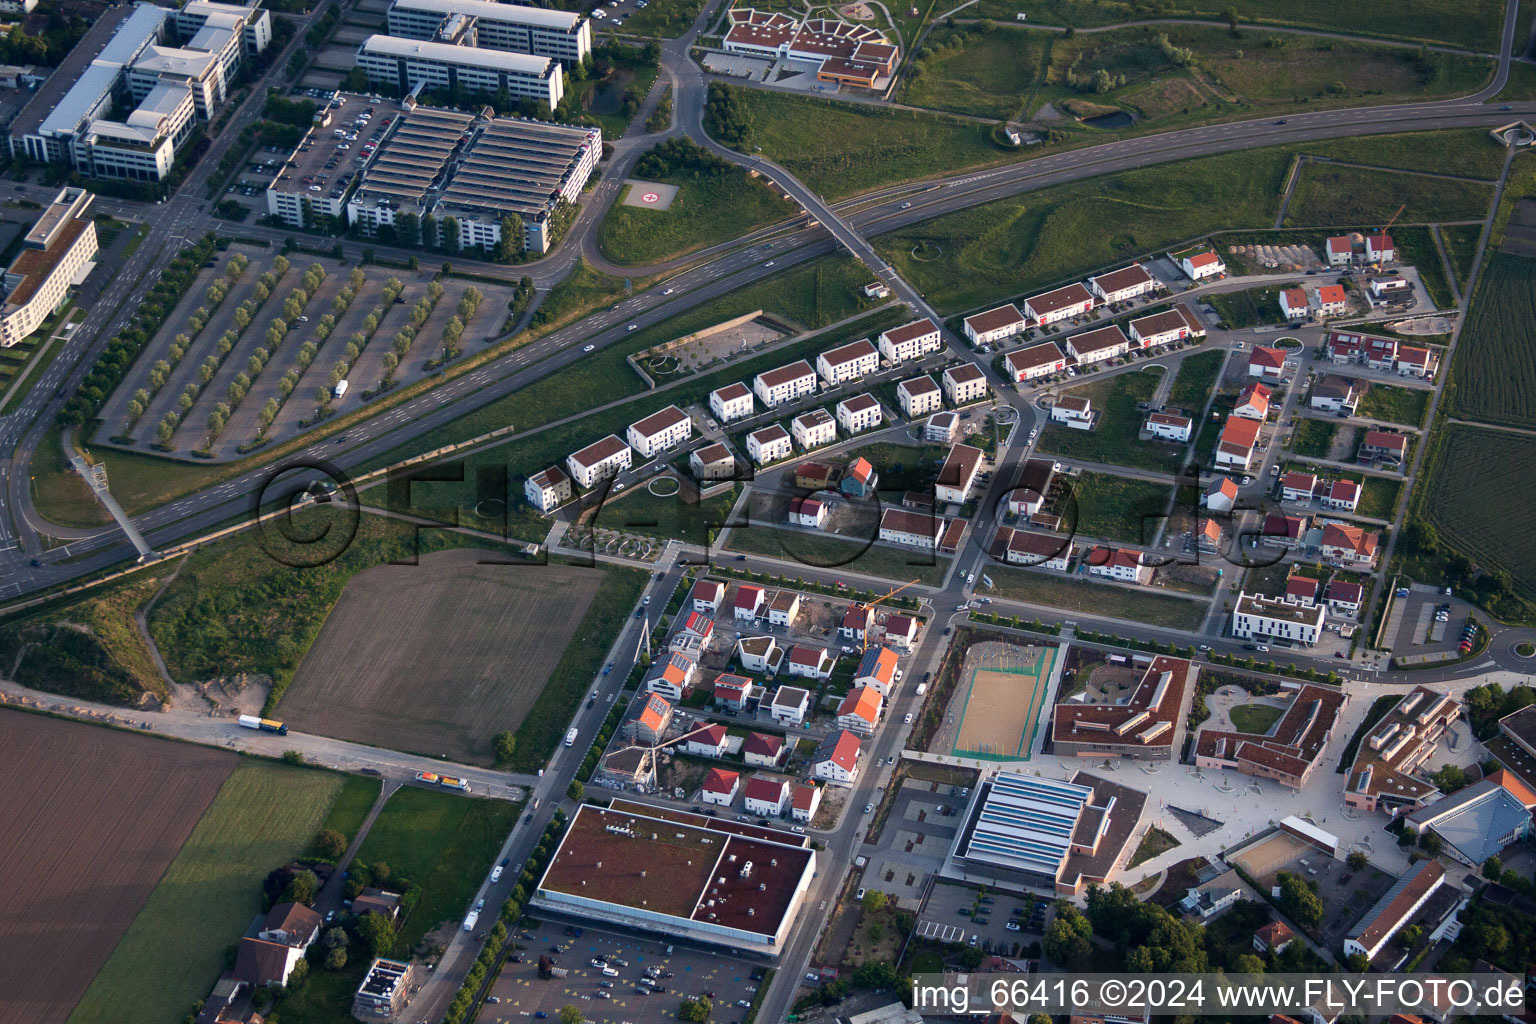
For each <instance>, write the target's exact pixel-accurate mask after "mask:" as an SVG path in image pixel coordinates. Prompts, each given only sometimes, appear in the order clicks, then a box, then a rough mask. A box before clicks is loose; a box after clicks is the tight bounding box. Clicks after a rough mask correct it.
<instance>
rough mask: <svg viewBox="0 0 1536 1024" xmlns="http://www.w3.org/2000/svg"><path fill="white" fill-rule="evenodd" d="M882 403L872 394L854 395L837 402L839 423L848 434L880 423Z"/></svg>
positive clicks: (868, 428)
mask: <svg viewBox="0 0 1536 1024" xmlns="http://www.w3.org/2000/svg"><path fill="white" fill-rule="evenodd" d="M880 421H881V415H880V403H879V402H877V401H875V399H874V398H873V397H872V396H870V395H867V394H866V395H854V396H853V397H852V398H845V399H843V400H842V401H841V402H838V403H837V425H838V426H840V427H842V428H843V430H844V431H845V432H846V433H848V434H857V433H859V432H860V431H864V430H870V429H872V428H874V427H878V426H879V425H880Z"/></svg>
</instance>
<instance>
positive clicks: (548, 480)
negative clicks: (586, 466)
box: [523, 466, 574, 512]
mask: <svg viewBox="0 0 1536 1024" xmlns="http://www.w3.org/2000/svg"><path fill="white" fill-rule="evenodd" d="M573 494H574V492H573V491H572V489H571V478H570V477H568V476H566V475H565V473H564V472H562V471H561V469H560V467H559V466H549V467H547V468H545V469H541V470H539V471H538V472H537V473H535V474H533V475H532V476H530V477H529V478H528V481H527V483H525V484H523V496H524V497H526V498H527V499H528V504H530V505H532V506H533V507H534V508H536V509H538V510H539V511H540V512H553V511H554V510H555V509H557V508H559V507H560V506H561V505H564V504H565V503H566V502H568V501H570V500H571V497H572V496H573Z"/></svg>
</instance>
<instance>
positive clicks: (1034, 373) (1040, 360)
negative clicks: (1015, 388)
mask: <svg viewBox="0 0 1536 1024" xmlns="http://www.w3.org/2000/svg"><path fill="white" fill-rule="evenodd" d="M1005 361H1006V362H1007V364H1008V377H1009V379H1010V380H1012V381H1013V382H1014V383H1015V384H1022V383H1023V382H1025V381H1029V380H1034V379H1035V378H1037V377H1048V376H1050V375H1051V374H1053V373H1060V372H1061V371H1063V370H1065V369H1066V368H1067V357H1066V356H1065V355H1063V354H1062V351H1061V346H1060V345H1058V344H1056V343H1055V342H1054V341H1042V342H1041V343H1040V344H1038V345H1031V346H1029V347H1028V348H1021V349H1019V350H1018V351H1017V352H1009V353H1008V355H1007V356H1006V357H1005Z"/></svg>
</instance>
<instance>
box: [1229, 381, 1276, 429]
mask: <svg viewBox="0 0 1536 1024" xmlns="http://www.w3.org/2000/svg"><path fill="white" fill-rule="evenodd" d="M1272 394H1273V392H1272V391H1270V389H1269V386H1268V385H1267V384H1261V383H1259V382H1258V381H1254V382H1253V383H1251V384H1249V385H1248V386H1247V387H1245V388H1243V390H1242V392H1241V393H1240V394H1239V395H1238V396H1237V405H1236V406H1234V407H1233V409H1232V415H1234V416H1241V417H1243V418H1244V419H1250V420H1258V421H1260V422H1261V423H1262V422H1263V421H1264V420H1265V419H1267V418H1268V417H1269V401H1270V396H1271V395H1272Z"/></svg>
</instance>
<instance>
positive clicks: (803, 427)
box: [789, 409, 837, 452]
mask: <svg viewBox="0 0 1536 1024" xmlns="http://www.w3.org/2000/svg"><path fill="white" fill-rule="evenodd" d="M789 431H790V433H791V434H793V435H794V436H795V444H797V445H799V446H800V450H801V451H806V452H808V451H810V450H811V449H812V448H820V447H821V446H822V445H826V444H831V443H832V442H833V441H836V440H837V421H836V420H834V419H833V418H832V417H831V416H828V415H827V410H825V409H811V410H809V411H807V412H803V413H801V414H800V415H799V416H796V417H795V418H794V420H792V421H791V422H790V424H789Z"/></svg>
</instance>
